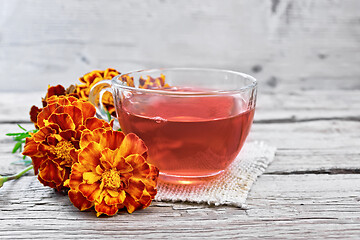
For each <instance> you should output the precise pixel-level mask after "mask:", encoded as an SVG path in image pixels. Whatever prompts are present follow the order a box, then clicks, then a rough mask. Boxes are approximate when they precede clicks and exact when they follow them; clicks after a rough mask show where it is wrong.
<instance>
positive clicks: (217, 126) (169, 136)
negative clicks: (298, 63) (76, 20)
mask: <svg viewBox="0 0 360 240" xmlns="http://www.w3.org/2000/svg"><path fill="white" fill-rule="evenodd" d="M256 86H257V83H256V80H255V79H254V78H253V77H251V76H249V75H247V74H244V73H239V72H234V71H227V70H215V69H195V68H168V69H152V70H141V71H134V72H130V73H126V74H121V75H119V76H116V77H114V78H113V79H112V80H105V81H101V82H99V83H98V84H96V85H95V86H94V87H93V89H92V91H91V94H90V99H91V101H92V102H93V103H96V102H98V104H97V105H96V106H97V111H98V113H99V114H100V115H101V116H102V117H103V118H105V116H106V115H105V113H104V110H103V106H102V104H101V101H95V100H94V99H96V98H97V97H98V95H100V98H101V97H102V95H103V93H104V92H105V91H110V92H111V93H112V96H113V100H114V106H115V110H116V114H117V119H118V121H119V124H120V127H121V129H122V131H123V132H124V133H126V134H127V133H130V132H132V133H135V134H136V135H138V136H139V137H140V138H141V139H142V140H143V141H144V142H145V144H146V145H147V147H148V149H149V152H148V153H149V155H148V160H149V162H150V163H152V164H154V165H155V166H157V167H158V168H159V170H160V180H163V181H171V182H178V183H194V182H198V181H202V180H206V179H208V178H209V177H213V176H216V175H218V174H219V173H221V172H222V171H224V170H225V169H226V168H227V167H228V166H229V165H230V164H231V163H232V162H233V161H234V159H235V158H236V156H237V155H238V153H239V152H240V150H241V148H242V146H243V144H244V142H245V140H246V137H247V135H248V133H249V131H250V127H251V125H252V121H253V117H254V110H255V105H256V93H257V90H256Z"/></svg>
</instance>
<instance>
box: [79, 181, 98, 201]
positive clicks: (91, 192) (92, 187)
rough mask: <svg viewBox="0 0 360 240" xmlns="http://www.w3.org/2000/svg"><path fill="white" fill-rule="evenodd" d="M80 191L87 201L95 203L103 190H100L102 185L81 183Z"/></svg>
mask: <svg viewBox="0 0 360 240" xmlns="http://www.w3.org/2000/svg"><path fill="white" fill-rule="evenodd" d="M79 191H80V192H81V193H82V194H83V195H84V196H85V197H86V198H87V200H89V201H91V202H94V201H95V199H97V198H98V197H99V196H100V194H101V191H102V189H101V188H100V183H97V182H95V183H93V184H87V183H81V184H80V185H79Z"/></svg>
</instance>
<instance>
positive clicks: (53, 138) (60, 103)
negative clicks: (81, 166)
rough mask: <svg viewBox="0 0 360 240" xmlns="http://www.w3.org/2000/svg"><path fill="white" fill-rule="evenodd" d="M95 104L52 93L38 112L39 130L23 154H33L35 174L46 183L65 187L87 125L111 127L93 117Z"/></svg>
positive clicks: (89, 127)
mask: <svg viewBox="0 0 360 240" xmlns="http://www.w3.org/2000/svg"><path fill="white" fill-rule="evenodd" d="M95 111H96V110H95V107H94V106H93V105H92V104H91V103H89V102H85V101H82V100H79V99H77V98H74V97H67V96H56V95H54V96H51V97H50V98H48V99H47V104H46V107H44V108H43V109H42V110H41V111H40V112H39V113H38V115H37V119H36V120H37V122H36V125H37V126H38V128H39V131H38V132H36V133H33V134H32V136H31V137H30V138H27V139H26V143H25V147H24V151H23V154H24V155H27V156H29V157H31V159H32V162H33V166H34V171H35V174H38V179H39V181H40V182H41V183H43V184H44V185H45V186H49V187H52V188H55V189H57V190H62V189H64V181H65V180H67V179H68V178H69V175H70V170H71V166H72V165H73V164H74V163H75V162H77V159H78V156H77V155H78V152H79V149H80V145H79V142H80V137H81V134H82V132H83V131H84V130H85V129H89V130H88V131H90V130H95V129H96V128H101V129H111V128H112V127H111V126H110V124H108V123H106V122H105V121H103V120H99V119H97V118H95V117H94V115H95Z"/></svg>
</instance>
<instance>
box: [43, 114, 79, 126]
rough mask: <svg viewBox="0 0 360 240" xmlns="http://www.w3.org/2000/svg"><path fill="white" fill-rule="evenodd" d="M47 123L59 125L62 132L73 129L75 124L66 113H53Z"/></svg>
mask: <svg viewBox="0 0 360 240" xmlns="http://www.w3.org/2000/svg"><path fill="white" fill-rule="evenodd" d="M49 123H55V124H57V125H59V127H60V128H61V129H62V130H66V129H73V130H74V129H75V124H74V122H73V120H72V119H71V117H70V115H69V114H67V113H53V114H51V116H50V117H49Z"/></svg>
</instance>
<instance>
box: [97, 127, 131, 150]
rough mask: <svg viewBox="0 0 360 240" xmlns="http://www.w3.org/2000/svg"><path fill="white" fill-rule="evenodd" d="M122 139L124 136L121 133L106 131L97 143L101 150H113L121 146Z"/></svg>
mask: <svg viewBox="0 0 360 240" xmlns="http://www.w3.org/2000/svg"><path fill="white" fill-rule="evenodd" d="M124 137H125V135H124V133H122V132H119V131H112V130H108V131H105V132H104V133H103V134H102V138H101V139H100V142H99V143H100V145H101V146H102V147H103V148H110V149H111V150H115V149H117V148H118V147H119V146H121V145H122V142H123V140H124Z"/></svg>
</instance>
